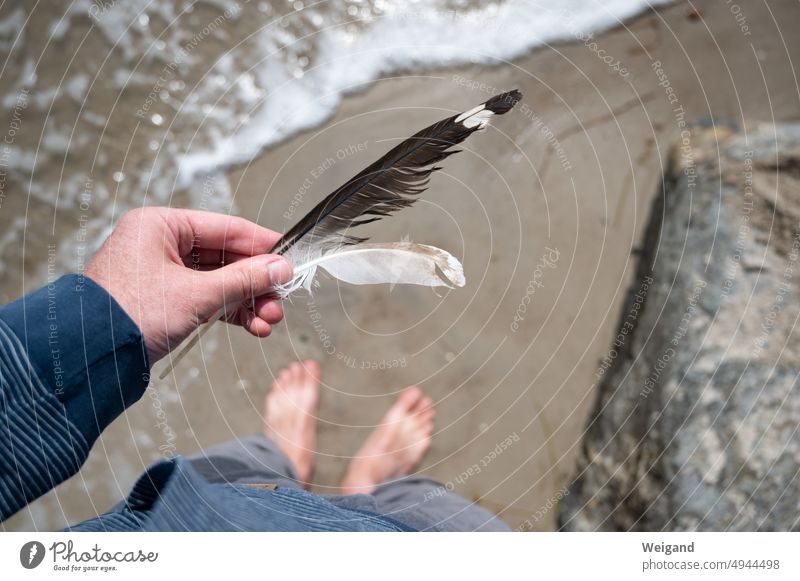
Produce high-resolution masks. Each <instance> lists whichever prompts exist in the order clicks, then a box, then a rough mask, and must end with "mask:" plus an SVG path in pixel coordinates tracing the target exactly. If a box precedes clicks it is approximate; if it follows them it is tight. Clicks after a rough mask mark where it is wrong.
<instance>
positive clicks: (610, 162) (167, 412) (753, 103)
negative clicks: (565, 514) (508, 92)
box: [5, 1, 800, 530]
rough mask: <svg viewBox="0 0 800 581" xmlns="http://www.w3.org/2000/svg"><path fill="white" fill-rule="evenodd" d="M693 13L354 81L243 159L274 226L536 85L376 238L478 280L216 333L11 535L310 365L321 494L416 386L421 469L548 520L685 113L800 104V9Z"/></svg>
mask: <svg viewBox="0 0 800 581" xmlns="http://www.w3.org/2000/svg"><path fill="white" fill-rule="evenodd" d="M695 6H696V11H690V10H689V9H688V7H687V6H686V5H684V4H679V5H676V6H672V7H669V8H665V9H663V10H660V11H658V12H651V13H648V14H645V15H643V16H641V17H639V18H637V19H635V20H633V21H631V22H629V23H627V25H625V26H621V27H618V28H617V29H614V30H612V31H609V32H607V33H604V34H600V35H597V37H596V38H595V39H594V41H595V42H596V43H597V46H593V45H592V41H591V40H589V41H587V42H584V41H582V40H576V41H575V42H569V43H563V44H558V45H555V46H547V47H544V48H542V49H540V50H537V51H535V52H533V53H532V54H530V55H527V56H524V57H521V58H518V59H515V60H513V61H512V62H507V63H501V64H498V66H493V67H469V68H462V69H454V70H432V71H428V72H425V73H414V74H406V75H399V76H396V77H392V78H389V79H384V80H380V81H377V82H374V83H372V84H370V85H369V86H366V87H357V88H354V89H358V92H357V93H355V94H354V95H352V96H350V97H348V98H347V99H346V100H345V101H344V102H343V104H342V106H341V107H340V108H339V110H338V111H337V113H336V115H335V117H334V118H332V119H330V120H329V121H328V122H327V123H325V124H324V126H323V127H320V128H319V129H317V130H314V131H309V132H306V133H303V134H301V135H298V136H296V137H295V138H293V139H291V140H290V141H288V142H285V143H283V144H282V145H280V146H278V147H275V148H273V149H272V150H270V151H267V152H265V153H264V154H263V155H261V156H259V157H258V158H257V159H255V160H253V161H252V163H250V164H248V165H247V166H246V167H240V168H236V169H234V170H232V171H231V172H230V178H231V184H232V186H233V188H234V191H235V196H234V202H235V211H236V212H237V213H238V214H240V215H242V216H247V217H249V218H251V219H255V220H257V221H258V222H260V223H261V224H263V225H265V226H269V227H271V228H274V229H277V230H279V229H281V228H284V227H286V226H288V225H290V224H291V222H292V221H293V219H297V218H299V216H300V215H301V214H302V212H303V211H304V209H308V208H310V207H311V205H312V204H313V203H316V201H317V200H318V199H320V198H321V197H322V196H324V195H325V194H327V193H328V192H329V191H330V190H332V189H333V188H334V187H336V186H337V185H339V184H340V183H341V182H343V181H344V180H346V179H347V178H348V177H350V176H351V175H352V174H354V173H356V172H357V171H359V170H360V169H361V168H362V167H363V166H365V165H366V164H367V163H369V162H370V161H372V160H373V159H374V158H376V157H378V156H379V155H380V154H381V153H383V152H384V151H386V150H387V149H388V148H389V147H391V145H392V144H393V143H395V142H396V140H397V139H402V138H404V137H406V136H408V135H409V134H410V133H411V132H413V131H415V130H417V129H418V128H421V127H423V126H425V125H426V124H428V123H430V122H433V121H436V120H438V119H439V118H441V117H443V116H445V115H448V114H450V112H452V111H458V110H463V109H466V108H469V107H472V106H473V105H474V104H476V103H478V102H481V101H482V100H485V98H486V97H487V96H488V95H489V94H491V93H493V92H495V90H497V91H500V90H505V89H509V88H513V87H517V88H519V89H520V90H521V91H522V92H523V93H524V95H525V98H524V101H523V103H522V104H521V105H524V106H520V107H519V108H518V110H517V111H516V112H514V113H511V114H509V115H506V116H505V117H503V118H500V119H498V120H497V122H496V123H495V124H494V128H492V129H491V130H489V131H487V132H485V133H484V134H482V135H478V136H475V137H474V138H472V139H471V140H470V141H469V142H468V143H467V144H466V147H465V151H464V152H463V153H461V154H459V155H458V156H455V157H452V158H451V159H449V160H448V161H447V163H446V165H445V169H444V170H443V171H441V172H439V173H438V174H437V175H436V176H435V177H434V179H433V182H432V184H431V188H430V191H429V192H427V193H426V194H425V195H424V197H423V200H422V201H421V202H420V203H419V204H417V206H416V207H414V208H413V209H411V210H408V211H404V212H403V213H402V214H400V215H398V216H397V217H396V218H393V219H391V220H387V221H385V223H381V224H380V225H376V227H374V228H372V229H371V230H370V232H371V233H372V234H373V237H374V239H375V240H380V241H393V240H400V239H404V238H409V239H411V240H413V241H416V242H421V243H426V244H432V245H436V246H440V247H442V248H445V249H447V250H449V251H450V252H452V253H453V254H455V255H456V256H458V257H460V258H461V259H462V260H463V262H464V266H465V272H466V277H467V284H466V286H465V287H464V288H462V289H456V290H450V291H446V292H444V293H440V295H441V296H437V295H436V294H435V293H433V292H431V291H430V290H429V289H422V288H407V287H395V288H388V287H374V288H373V287H352V286H347V285H344V284H342V285H337V284H336V282H335V281H332V280H329V279H322V280H321V286H320V288H319V289H318V291H317V292H316V294H315V296H314V297H313V300H311V301H310V300H309V299H308V298H307V297H304V296H299V297H297V298H295V299H294V300H293V301H292V302H291V303H290V304H287V307H286V321H285V324H283V325H281V326H279V327H278V328H276V330H275V332H274V334H273V336H272V337H270V338H269V339H267V340H264V341H258V340H255V339H253V338H252V337H249V336H248V335H246V334H245V333H243V332H242V331H241V330H239V329H234V328H228V327H224V326H221V325H220V326H219V327H218V328H216V329H214V330H213V331H212V332H211V333H210V334H209V335H208V340H209V341H208V342H206V343H205V345H206V346H207V347H208V346H213V347H214V350H213V355H210V356H208V357H207V358H205V359H204V358H203V356H202V355H203V353H202V352H201V351H200V350H197V351H196V352H195V353H193V354H192V356H191V358H190V360H187V361H186V362H184V364H182V365H181V367H180V368H179V370H178V376H179V380H178V387H176V386H175V384H174V383H173V380H172V379H169V380H167V381H163V382H158V381H156V382H154V383H153V385H152V386H151V389H150V390H149V391H148V393H147V394H145V396H144V398H143V399H142V401H141V402H140V403H139V404H137V405H136V406H135V407H134V408H133V409H131V410H130V411H129V412H128V413H127V414H126V415H125V416H124V417H122V418H120V419H118V420H117V421H116V422H115V423H114V425H113V426H112V427H111V428H110V429H109V430H108V431H107V432H106V433H105V434H104V436H103V437H102V440H101V442H99V443H98V444H97V446H96V448H95V450H94V451H93V453H92V456H91V458H90V460H89V462H88V463H87V465H86V466H85V467H84V469H83V470H82V472H81V474H80V475H79V476H77V477H75V478H73V479H72V480H70V481H69V482H67V483H65V484H63V485H62V486H60V487H59V489H58V494H57V495H56V494H53V493H51V494H50V495H48V496H47V497H45V498H44V499H43V500H40V501H39V502H37V503H35V505H34V506H33V509H32V511H30V512H23V513H20V515H18V516H17V517H15V518H13V519H12V520H11V521H9V522H8V523H6V525H5V526H6V528H9V529H32V528H34V527H37V528H42V527H47V528H53V527H58V526H63V525H64V524H66V523H67V522H72V521H76V520H79V519H82V518H87V517H90V516H92V515H93V514H94V513H95V511H102V510H104V509H106V508H107V507H108V506H109V505H110V504H111V503H112V502H114V501H115V500H117V499H118V498H120V497H121V496H122V495H123V494H124V493H125V492H126V491H127V489H128V488H129V487H130V485H131V484H132V483H133V481H134V479H135V478H136V476H137V475H138V473H139V472H140V471H141V470H142V469H143V468H144V467H145V466H147V465H148V464H149V463H150V462H152V461H153V460H154V459H157V458H159V457H160V456H162V455H170V454H173V453H177V452H180V453H188V452H193V451H195V450H198V449H200V448H202V447H203V446H205V445H209V444H213V443H216V442H219V441H221V440H223V439H227V438H231V437H234V436H241V435H246V434H249V433H252V432H254V431H256V430H257V429H258V426H259V423H260V411H261V403H262V400H263V397H264V394H265V393H266V390H267V388H268V387H269V383H270V381H271V377H272V376H273V375H275V374H276V373H277V371H278V370H279V369H280V367H281V366H282V365H285V364H286V363H288V362H290V361H292V360H295V359H298V358H309V357H311V358H315V359H318V360H319V361H320V362H321V363H322V366H323V381H324V385H323V389H322V401H321V408H320V425H319V428H320V438H319V441H320V455H319V458H318V464H317V468H316V471H315V473H314V480H315V482H317V483H318V486H317V487H316V490H317V491H319V492H334V491H335V487H336V483H337V481H338V479H339V478H340V477H341V475H342V473H343V471H344V468H345V464H346V460H347V458H348V457H349V456H350V455H352V453H353V452H354V451H355V450H356V449H357V447H358V446H359V444H360V442H361V441H362V440H363V439H364V437H365V436H366V435H367V433H368V432H369V430H370V429H371V427H372V426H374V425H375V424H376V423H377V422H379V420H380V417H381V415H382V414H383V412H384V411H385V409H386V408H387V407H388V406H389V405H390V403H391V402H392V401H393V399H394V397H396V394H397V392H398V391H399V390H400V389H401V388H403V387H404V386H406V385H409V384H417V385H420V386H421V387H422V388H423V389H424V390H425V391H426V392H427V393H429V394H430V395H431V396H432V397H433V398H434V399H435V400H436V409H437V411H438V419H437V428H436V434H435V436H434V441H433V446H432V448H431V450H430V453H429V454H428V455H427V457H426V458H425V460H424V461H423V463H422V465H421V466H420V467H419V471H420V472H421V473H423V474H425V475H428V476H431V477H433V478H437V479H439V480H441V481H442V482H444V483H447V484H448V486H449V485H452V487H453V489H454V490H455V491H456V492H458V493H460V494H463V495H464V496H466V497H468V498H471V499H474V500H475V501H476V502H478V503H480V504H481V505H483V506H485V507H487V508H489V509H490V510H492V511H494V512H496V513H498V514H500V515H501V516H502V517H503V518H505V519H507V520H508V522H509V523H510V524H511V525H512V526H513V527H515V528H520V529H524V530H548V529H551V528H552V527H553V522H554V520H553V519H554V516H555V510H554V506H555V504H556V503H557V501H558V499H559V498H560V497H561V496H563V494H564V493H565V486H566V485H567V484H568V483H569V481H570V479H571V471H572V468H573V462H574V458H575V455H576V452H577V450H578V448H579V446H580V442H581V437H582V434H583V430H584V427H585V422H586V415H587V413H588V411H589V410H590V408H591V405H592V403H593V398H594V396H595V393H594V389H595V385H596V383H597V381H598V376H599V374H600V372H599V370H600V369H602V359H603V358H604V357H606V356H607V355H608V354H609V349H610V347H611V344H612V339H613V335H614V333H615V332H616V326H617V323H618V318H619V315H620V307H621V304H622V301H623V299H624V297H625V292H626V291H627V288H628V285H629V283H630V281H631V277H632V275H633V273H632V267H633V262H632V254H633V253H635V251H636V248H637V241H638V240H639V238H640V235H641V233H642V229H643V228H644V226H645V225H646V223H647V218H648V213H649V211H650V207H651V202H652V200H653V199H654V197H655V196H658V195H660V193H661V192H660V188H659V183H660V179H661V174H662V160H663V159H665V157H666V154H667V149H668V147H669V146H670V144H671V143H672V142H673V140H674V139H675V138H676V137H677V136H678V135H679V133H680V130H681V127H680V122H681V120H683V119H685V120H686V121H688V120H690V119H697V118H708V119H710V118H715V119H721V120H727V121H729V122H732V123H734V124H737V125H743V126H745V127H747V126H752V125H753V124H755V123H759V122H771V121H775V120H790V119H797V118H798V116H799V115H800V101H799V100H798V97H799V96H800V93H798V88H797V84H796V79H795V77H794V75H793V72H792V68H791V60H795V61H796V60H797V59H798V57H799V56H800V38H798V37H797V35H795V34H789V33H788V31H791V30H793V29H795V28H796V26H797V25H798V24H800V8H798V7H797V6H796V5H793V4H790V3H781V4H779V5H775V6H771V7H767V6H764V5H759V6H749V5H747V6H744V7H742V8H741V9H740V11H739V12H738V13H736V12H734V11H732V9H731V5H729V4H726V3H725V2H712V1H706V2H697V3H695ZM737 14H738V15H739V18H738V20H737ZM742 14H744V18H745V24H744V25H746V26H747V29H746V30H745V29H744V28H743V26H744V25H743V22H742ZM779 24H780V26H778V25H779ZM748 33H749V34H748ZM587 45H588V46H587ZM599 50H604V51H605V53H602V54H604V55H607V56H610V57H612V59H611V61H610V62H611V65H609V64H607V63H606V62H604V61H603V60H602V59H601V58H600V56H599V53H598V52H597V51H599ZM617 62H618V63H619V64H617ZM659 62H660V65H659V64H655V65H654V63H659ZM622 69H625V70H624V71H623V70H622ZM306 180H308V181H307V182H306ZM304 182H306V184H307V185H306V186H304V185H303V184H304ZM132 434H135V435H136V437H135V438H133V437H132ZM509 442H510V443H509ZM85 482H89V483H91V484H90V486H91V490H92V494H91V496H90V495H88V494H87V492H86V486H87V485H86V484H85Z"/></svg>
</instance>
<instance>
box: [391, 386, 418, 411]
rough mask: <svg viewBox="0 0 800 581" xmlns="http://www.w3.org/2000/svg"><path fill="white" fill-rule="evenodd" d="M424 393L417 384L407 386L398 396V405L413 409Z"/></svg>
mask: <svg viewBox="0 0 800 581" xmlns="http://www.w3.org/2000/svg"><path fill="white" fill-rule="evenodd" d="M423 397H424V394H423V393H422V390H421V389H420V388H418V387H417V386H416V385H412V386H410V387H407V388H405V389H404V390H403V392H402V393H401V394H400V396H399V397H398V398H397V403H396V404H395V405H397V407H399V408H401V409H403V410H406V411H411V410H412V409H414V407H415V406H416V405H417V404H418V403H419V402H420V400H422V398H423Z"/></svg>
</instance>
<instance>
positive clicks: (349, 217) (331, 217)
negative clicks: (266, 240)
mask: <svg viewBox="0 0 800 581" xmlns="http://www.w3.org/2000/svg"><path fill="white" fill-rule="evenodd" d="M521 98H522V94H521V93H520V92H519V91H517V90H513V91H508V92H507V93H502V94H500V95H496V96H494V97H492V98H491V99H489V100H488V101H486V102H485V103H482V104H480V105H478V106H477V107H474V108H472V109H470V110H469V111H465V112H464V113H461V114H459V115H453V116H452V117H448V118H447V119H443V120H442V121H439V122H438V123H434V124H433V125H431V126H430V127H426V128H425V129H423V130H422V131H419V132H418V133H416V134H415V135H413V136H411V137H409V138H408V139H406V140H405V141H403V142H402V143H400V144H399V145H397V146H395V147H394V148H392V149H391V150H390V151H389V152H388V153H387V154H386V155H384V156H383V157H381V158H380V159H379V160H377V161H375V162H374V163H372V164H371V165H369V166H368V167H367V168H365V169H364V170H363V171H361V172H360V173H358V174H357V175H356V176H354V177H353V178H351V179H350V180H348V181H347V182H346V183H345V184H344V185H342V186H340V187H339V188H338V189H336V190H335V191H334V192H333V193H332V194H330V195H329V196H327V197H326V198H325V199H324V200H322V201H321V202H320V203H319V204H317V205H316V206H315V207H314V208H313V209H312V210H311V211H310V212H309V213H308V214H306V215H305V216H304V217H303V218H302V219H301V220H300V221H299V222H297V224H295V225H294V226H293V227H292V228H291V229H290V230H289V231H288V232H287V233H286V234H285V235H284V236H283V237H282V238H281V239H280V240H279V241H278V242H277V243H276V244H275V247H274V248H273V249H272V252H273V253H276V254H283V255H285V256H286V258H287V259H289V260H290V261H291V262H293V263H294V264H302V263H304V262H308V261H309V260H313V259H314V258H318V257H319V256H321V255H322V254H324V253H325V252H326V251H328V250H330V249H331V248H336V247H339V246H342V245H348V244H358V243H360V242H364V240H366V239H365V238H359V237H355V236H351V235H349V234H347V231H348V230H350V229H352V228H355V227H358V226H362V225H364V224H368V223H370V222H374V221H376V220H380V219H381V218H383V217H385V216H389V215H390V214H392V213H394V212H396V211H397V210H401V209H403V208H406V207H408V206H410V205H412V204H413V203H414V202H415V201H416V199H417V196H418V195H419V194H421V193H422V192H424V191H425V190H426V189H427V186H428V182H429V180H430V176H431V174H432V173H433V172H435V171H436V170H438V169H440V168H439V167H438V166H436V164H437V163H439V162H441V161H443V160H444V159H446V158H447V157H449V156H450V155H452V154H454V153H457V152H458V151H459V150H457V149H452V147H453V146H455V145H456V144H458V143H461V142H462V141H464V140H465V139H466V138H467V137H469V136H470V135H472V134H473V133H474V132H475V131H479V130H481V129H483V128H484V127H486V126H487V125H488V123H489V119H490V118H491V117H492V116H493V115H502V114H504V113H506V112H508V111H509V110H510V109H511V108H512V107H513V106H514V105H516V104H517V102H518V101H519V100H520V99H521Z"/></svg>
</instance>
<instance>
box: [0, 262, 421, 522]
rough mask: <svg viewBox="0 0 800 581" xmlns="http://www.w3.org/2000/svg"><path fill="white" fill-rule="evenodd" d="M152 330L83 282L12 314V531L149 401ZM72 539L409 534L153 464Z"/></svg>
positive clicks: (0, 468)
mask: <svg viewBox="0 0 800 581" xmlns="http://www.w3.org/2000/svg"><path fill="white" fill-rule="evenodd" d="M149 379H150V375H149V364H148V361H147V353H146V350H145V348H144V344H143V340H142V336H141V332H140V331H139V329H138V328H137V327H136V325H135V324H134V322H133V321H132V320H131V319H130V318H129V317H128V316H127V314H126V313H125V312H124V310H123V309H122V308H121V307H120V306H119V305H118V304H117V302H116V301H115V300H114V299H113V298H112V297H111V296H110V295H109V294H108V293H107V292H105V290H103V289H102V288H101V287H100V286H98V285H97V284H95V283H94V282H92V281H91V280H89V279H87V278H84V277H80V276H77V275H69V276H65V277H62V278H60V279H58V280H57V281H55V282H53V283H51V284H49V285H48V286H47V287H45V288H43V289H40V290H39V291H36V292H35V293H32V294H30V295H28V296H26V297H23V298H21V299H19V300H17V301H14V302H13V303H11V304H9V305H6V306H5V307H3V308H2V309H0V521H3V520H5V519H7V518H8V517H10V516H11V515H13V514H14V513H16V512H17V511H18V510H20V509H21V508H23V507H24V506H25V505H27V504H28V503H29V502H31V501H33V500H35V499H36V498H38V497H39V496H41V495H42V494H44V493H46V492H48V491H49V490H51V489H52V488H54V487H55V486H56V485H58V484H59V483H61V482H63V481H64V480H66V479H67V478H69V477H70V476H72V475H73V474H75V473H76V472H77V471H78V470H79V469H80V467H81V465H82V464H83V462H84V461H85V460H86V457H87V456H88V454H89V450H90V449H91V447H92V445H93V444H94V441H95V440H96V439H97V437H98V436H99V435H100V433H101V432H102V430H103V429H104V428H105V427H106V426H107V425H108V424H110V423H111V422H112V421H113V420H114V419H115V418H116V417H117V416H118V415H119V414H120V413H122V412H123V411H124V410H125V409H126V408H127V407H128V406H129V405H131V404H133V403H134V402H136V401H137V400H138V399H139V398H140V397H141V396H142V394H143V393H144V390H145V389H146V388H147V384H148V382H149ZM69 530H72V531H340V530H343V531H404V530H409V529H408V527H406V526H405V525H403V524H401V523H399V522H397V521H394V520H393V519H390V518H388V517H385V516H382V515H378V514H375V513H372V512H368V511H364V510H357V509H354V508H351V507H347V506H337V505H336V504H334V502H331V501H329V500H326V499H323V498H322V497H319V496H316V495H314V494H310V493H307V492H304V491H298V490H290V489H284V488H279V489H277V490H274V491H270V490H264V489H259V488H252V487H248V486H236V485H229V484H211V483H209V482H207V481H206V480H205V479H203V478H202V477H201V476H200V475H199V474H198V473H197V472H196V471H195V470H194V469H193V468H192V466H191V464H190V463H189V462H188V461H187V460H186V459H184V458H181V457H178V458H176V459H175V460H170V461H165V462H160V463H158V464H156V465H154V466H152V467H151V468H150V469H149V470H148V471H147V472H146V473H145V474H143V475H142V476H141V477H140V479H139V481H138V482H137V483H136V485H135V486H134V489H133V491H132V492H131V494H130V496H129V497H128V499H127V501H126V502H125V503H123V505H122V506H121V507H117V508H115V509H113V510H110V511H109V512H108V513H106V514H103V515H100V516H98V517H96V518H93V519H91V520H88V521H86V522H83V523H81V524H79V525H76V526H73V527H71V528H70V529H69Z"/></svg>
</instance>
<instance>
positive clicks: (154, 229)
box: [84, 208, 292, 365]
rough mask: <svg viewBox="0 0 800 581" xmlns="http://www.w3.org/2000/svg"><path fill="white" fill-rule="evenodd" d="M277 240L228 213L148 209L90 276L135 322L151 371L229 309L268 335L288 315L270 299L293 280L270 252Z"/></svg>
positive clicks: (106, 247) (92, 265)
mask: <svg viewBox="0 0 800 581" xmlns="http://www.w3.org/2000/svg"><path fill="white" fill-rule="evenodd" d="M279 238H280V235H279V234H278V233H276V232H273V231H271V230H267V229H266V228H262V227H261V226H258V225H257V224H253V223H252V222H249V221H247V220H245V219H243V218H237V217H234V216H227V215H225V214H214V213H212V212H198V211H194V210H178V209H170V208H142V209H139V210H133V211H131V212H128V213H127V214H125V215H124V216H123V217H122V219H121V220H120V222H119V224H118V225H117V227H116V228H115V229H114V231H113V232H112V233H111V236H109V237H108V239H107V240H106V241H105V242H104V243H103V246H102V247H101V248H100V250H99V251H98V252H97V254H96V255H95V256H94V258H92V260H91V261H90V262H89V264H88V265H87V266H86V271H85V273H84V274H85V275H86V276H88V277H89V278H91V279H92V280H94V281H95V282H96V283H97V284H99V285H100V286H102V287H103V288H104V289H105V290H107V291H108V292H109V294H111V296H113V297H114V299H116V301H117V302H118V303H119V304H120V305H121V306H122V308H123V309H125V312H126V313H127V314H128V315H129V316H130V317H131V318H132V319H133V320H134V322H136V324H137V325H138V326H139V329H140V330H141V332H142V335H143V336H144V342H145V346H146V347H147V353H148V355H149V361H150V365H153V364H154V363H155V362H156V361H158V360H159V359H161V358H162V357H164V356H165V355H166V354H167V353H169V352H170V351H171V350H172V349H175V348H176V347H177V346H178V345H179V344H180V343H181V341H183V340H184V339H186V338H187V337H188V336H189V335H190V334H191V333H192V331H194V330H195V329H196V328H197V327H198V326H199V325H201V324H203V323H205V322H206V321H208V320H209V319H210V318H211V317H213V316H214V315H215V314H216V313H217V312H218V311H219V310H220V309H222V308H223V307H225V306H226V305H227V310H228V312H229V314H228V316H227V317H226V320H227V321H228V322H229V323H234V324H239V325H241V326H242V327H244V328H245V329H247V330H248V331H249V332H250V333H252V334H253V335H255V336H257V337H266V336H268V335H269V334H270V332H271V331H272V327H271V326H272V325H274V324H276V323H278V322H279V321H280V320H281V319H282V318H283V309H282V307H281V305H280V303H278V302H277V301H276V300H274V298H271V297H269V296H268V295H267V293H269V291H270V290H271V289H272V288H273V287H274V286H275V285H278V284H281V283H284V282H286V281H288V280H289V279H290V278H291V276H292V267H291V265H290V264H289V263H288V262H287V261H286V260H285V259H284V258H282V257H280V256H277V255H274V254H266V252H268V251H269V250H270V249H271V248H272V246H273V245H274V244H275V242H277V241H278V239H279ZM223 265H224V266H223ZM245 304H249V305H250V307H251V308H248V307H247V306H245Z"/></svg>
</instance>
